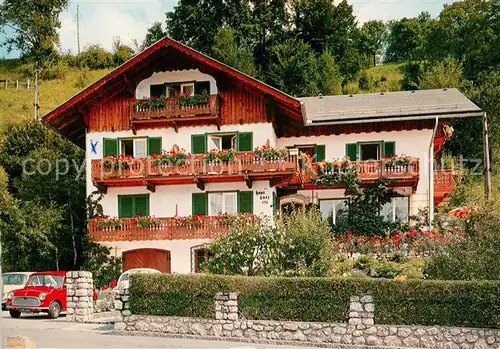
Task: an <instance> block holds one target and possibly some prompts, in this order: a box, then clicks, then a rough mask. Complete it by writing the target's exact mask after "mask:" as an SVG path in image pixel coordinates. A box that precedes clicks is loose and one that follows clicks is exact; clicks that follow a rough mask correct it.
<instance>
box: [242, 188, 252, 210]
mask: <svg viewBox="0 0 500 349" xmlns="http://www.w3.org/2000/svg"><path fill="white" fill-rule="evenodd" d="M238 211H239V212H242V213H253V191H240V192H238Z"/></svg>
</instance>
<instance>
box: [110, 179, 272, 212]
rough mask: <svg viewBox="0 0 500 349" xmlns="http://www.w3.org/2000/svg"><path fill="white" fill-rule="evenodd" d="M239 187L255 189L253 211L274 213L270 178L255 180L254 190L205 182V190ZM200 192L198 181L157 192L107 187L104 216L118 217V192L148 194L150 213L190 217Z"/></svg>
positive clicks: (159, 188) (163, 187) (238, 184)
mask: <svg viewBox="0 0 500 349" xmlns="http://www.w3.org/2000/svg"><path fill="white" fill-rule="evenodd" d="M238 190H241V191H249V190H252V191H253V192H254V198H253V212H254V214H256V215H266V216H272V214H273V207H272V195H273V192H274V190H275V189H274V188H271V187H270V186H269V181H258V182H254V183H253V184H252V189H248V187H247V186H246V184H245V183H244V182H235V183H207V184H205V192H213V191H238ZM201 192H202V191H201V190H200V189H198V188H197V187H196V185H195V184H184V185H159V186H157V187H156V191H155V192H154V193H152V192H150V191H149V190H147V188H146V187H124V188H108V192H107V194H106V195H104V197H103V199H102V201H101V205H102V207H103V211H104V214H105V215H109V216H113V217H116V216H118V195H135V194H149V212H150V214H151V215H152V216H156V217H173V216H175V215H176V213H177V215H179V216H188V215H190V214H191V213H192V198H191V196H192V194H193V193H201ZM264 197H268V198H267V199H266V198H264Z"/></svg>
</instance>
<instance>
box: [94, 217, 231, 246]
mask: <svg viewBox="0 0 500 349" xmlns="http://www.w3.org/2000/svg"><path fill="white" fill-rule="evenodd" d="M156 221H157V222H159V224H155V225H151V226H148V227H141V226H139V225H137V222H136V220H135V219H133V218H130V219H125V218H123V219H121V225H120V226H119V227H101V226H100V225H99V223H98V220H96V219H91V220H89V234H90V236H91V238H92V240H93V241H96V242H102V241H135V240H142V241H144V240H189V239H212V238H214V237H216V236H218V235H220V234H224V233H226V232H227V231H228V230H229V228H228V225H227V223H224V222H223V221H221V220H219V219H218V217H209V216H203V217H202V218H201V224H200V225H196V226H194V225H193V226H179V225H178V222H177V219H176V218H174V217H168V218H156Z"/></svg>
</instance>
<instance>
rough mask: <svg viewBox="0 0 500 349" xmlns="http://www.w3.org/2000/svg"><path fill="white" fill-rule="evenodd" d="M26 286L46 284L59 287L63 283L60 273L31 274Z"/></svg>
mask: <svg viewBox="0 0 500 349" xmlns="http://www.w3.org/2000/svg"><path fill="white" fill-rule="evenodd" d="M26 284H27V285H28V286H47V287H54V288H61V287H62V285H63V277H62V276H60V275H48V274H47V275H45V274H38V275H31V276H30V278H29V279H28V282H27V283H26Z"/></svg>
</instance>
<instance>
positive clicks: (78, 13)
mask: <svg viewBox="0 0 500 349" xmlns="http://www.w3.org/2000/svg"><path fill="white" fill-rule="evenodd" d="M76 41H77V43H78V56H80V5H78V4H76Z"/></svg>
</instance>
